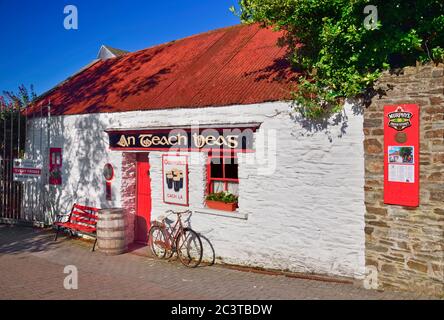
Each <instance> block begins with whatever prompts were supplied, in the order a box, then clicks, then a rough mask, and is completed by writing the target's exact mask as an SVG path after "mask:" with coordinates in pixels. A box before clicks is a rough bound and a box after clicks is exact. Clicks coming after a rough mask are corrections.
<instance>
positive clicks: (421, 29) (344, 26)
mask: <svg viewBox="0 0 444 320" xmlns="http://www.w3.org/2000/svg"><path fill="white" fill-rule="evenodd" d="M232 11H233V12H235V13H236V14H238V15H239V16H240V18H241V20H242V22H244V23H253V22H259V23H261V24H262V25H263V26H272V27H273V28H275V29H276V30H283V31H285V36H284V38H282V39H281V41H280V42H281V44H283V45H286V46H288V48H289V59H290V60H291V62H292V64H293V65H294V67H295V68H297V69H299V70H300V71H302V74H303V75H302V76H301V77H300V78H299V84H298V89H297V91H295V92H294V93H293V94H294V100H295V102H297V104H296V105H297V106H298V107H297V108H298V110H299V111H300V112H301V113H302V114H303V115H304V116H305V117H307V118H319V117H323V116H326V115H328V114H330V113H331V112H336V111H339V110H340V109H341V104H342V102H343V101H344V99H345V98H351V97H358V98H359V97H364V96H365V94H366V92H368V89H369V88H371V87H372V85H373V84H374V82H375V81H376V80H377V79H378V78H379V76H380V74H381V72H383V71H384V70H388V69H392V68H401V67H404V66H408V65H414V64H416V62H417V61H419V62H423V63H424V62H429V61H434V62H442V61H443V59H444V1H442V0H390V1H387V0H239V9H238V10H236V9H234V8H232Z"/></svg>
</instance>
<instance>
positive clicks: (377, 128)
mask: <svg viewBox="0 0 444 320" xmlns="http://www.w3.org/2000/svg"><path fill="white" fill-rule="evenodd" d="M377 87H378V88H380V89H383V90H385V95H383V96H379V95H378V96H376V97H375V98H373V101H372V103H371V105H370V106H369V108H367V109H366V110H365V113H364V134H365V140H364V147H365V204H366V215H365V225H366V226H365V233H366V242H365V246H366V266H367V267H369V266H375V267H376V268H377V271H378V272H377V280H378V287H379V288H382V289H390V288H392V289H403V290H410V291H415V292H417V293H425V294H433V295H437V296H444V66H443V65H442V64H441V65H425V66H419V65H418V66H417V67H408V68H405V69H403V70H402V72H401V73H398V74H394V73H389V72H387V73H385V74H384V75H383V76H382V77H381V78H380V80H379V81H378V83H377ZM393 104H418V105H419V108H420V117H421V118H420V120H419V121H420V168H419V170H420V205H419V207H417V208H411V207H402V206H396V205H385V204H384V200H383V190H384V189H383V188H384V150H383V149H384V148H383V146H384V129H383V122H384V119H383V118H384V114H383V108H384V105H393Z"/></svg>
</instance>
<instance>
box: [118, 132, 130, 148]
mask: <svg viewBox="0 0 444 320" xmlns="http://www.w3.org/2000/svg"><path fill="white" fill-rule="evenodd" d="M117 145H118V146H121V147H124V148H126V147H128V141H126V138H125V136H124V135H121V136H120V140H119V142H117Z"/></svg>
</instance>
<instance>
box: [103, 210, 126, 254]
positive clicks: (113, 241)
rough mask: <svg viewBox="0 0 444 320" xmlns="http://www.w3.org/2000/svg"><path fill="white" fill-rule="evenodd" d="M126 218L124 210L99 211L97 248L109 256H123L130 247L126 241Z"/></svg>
mask: <svg viewBox="0 0 444 320" xmlns="http://www.w3.org/2000/svg"><path fill="white" fill-rule="evenodd" d="M125 230H126V224H125V217H124V215H123V209H102V210H99V219H98V220H97V247H98V248H99V250H100V251H102V252H104V253H106V254H107V255H117V254H122V253H124V252H126V251H127V249H128V246H127V243H126V239H125V232H126V231H125Z"/></svg>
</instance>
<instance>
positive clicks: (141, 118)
mask: <svg viewBox="0 0 444 320" xmlns="http://www.w3.org/2000/svg"><path fill="white" fill-rule="evenodd" d="M280 36H281V34H280V33H278V32H274V31H272V30H271V29H264V28H260V27H259V26H258V25H254V24H253V25H240V26H233V27H228V28H224V29H219V30H214V31H211V32H207V33H203V34H199V35H195V36H191V37H188V38H185V39H181V40H177V41H173V42H169V43H165V44H162V45H158V46H155V47H151V48H148V49H145V50H140V51H137V52H132V53H126V52H123V51H115V52H117V53H116V54H112V53H113V50H111V49H110V50H107V55H105V56H104V55H102V54H99V57H98V59H96V60H95V61H93V63H91V64H90V65H88V66H87V67H85V68H84V69H83V70H81V71H80V72H78V73H77V74H75V75H73V76H72V77H70V78H69V79H67V80H66V81H64V82H63V83H61V84H59V85H58V86H56V87H55V88H53V89H52V90H50V91H49V92H47V93H45V94H43V95H42V96H40V97H39V98H38V100H37V101H36V102H35V104H34V106H33V107H32V108H31V109H29V110H28V114H27V117H28V128H27V129H28V131H29V132H30V133H32V132H34V133H35V134H39V132H40V133H41V132H43V133H41V137H40V138H38V139H32V140H30V139H28V140H27V144H26V152H27V154H31V153H32V154H40V155H43V157H42V159H43V160H42V161H43V163H44V164H43V171H44V175H43V177H46V178H44V179H45V181H46V182H45V183H46V186H45V189H44V190H45V191H44V192H45V193H46V194H45V196H44V197H43V198H45V199H47V201H48V202H49V205H48V206H47V210H46V211H45V218H46V221H47V224H50V223H51V221H52V219H54V216H55V214H58V213H64V212H69V210H70V208H71V206H72V205H73V203H78V204H84V205H88V206H93V207H97V208H122V209H123V211H124V213H125V217H126V219H127V235H126V236H127V239H128V242H130V243H132V242H139V243H144V242H146V241H147V230H148V229H149V227H150V223H151V222H152V221H154V220H156V219H157V218H158V217H159V216H161V215H164V214H165V212H166V211H167V210H168V209H173V210H176V211H183V210H185V209H190V210H192V211H193V214H192V215H191V217H190V223H191V226H192V228H193V229H194V230H196V231H198V232H199V233H201V234H202V236H203V237H204V238H205V239H206V243H207V246H205V243H204V258H206V259H208V260H210V259H212V258H215V260H216V262H220V263H229V264H236V265H245V266H254V267H264V268H270V269H278V270H288V271H295V272H313V273H318V274H326V275H340V276H348V277H353V278H362V277H363V276H364V269H365V266H364V264H365V261H364V260H365V259H364V247H365V244H364V242H365V237H364V231H363V229H364V212H365V207H364V189H363V185H364V168H363V166H364V150H363V143H362V142H363V139H364V136H363V116H362V114H361V113H359V112H355V108H354V106H352V105H349V104H346V106H345V107H344V110H343V114H342V116H343V117H346V118H347V126H346V127H344V126H335V125H334V122H335V119H331V120H329V121H327V122H326V123H325V125H326V126H327V128H328V130H327V131H328V134H326V130H317V129H316V126H310V125H307V122H306V121H304V120H303V119H301V118H299V117H298V116H297V114H296V113H295V112H294V106H293V105H292V103H291V90H292V87H291V86H292V80H294V79H295V77H296V76H297V75H296V74H295V73H294V72H293V71H292V70H291V68H290V66H289V64H288V63H287V62H286V61H287V60H286V54H287V50H286V48H284V47H279V46H278V45H277V41H278V38H279V37H280ZM104 48H107V47H102V49H101V52H103V51H104ZM293 89H294V88H293ZM42 127H44V128H47V130H44V131H42ZM29 136H35V135H32V134H30V135H29ZM45 155H48V157H46V156H45ZM222 191H225V192H227V193H228V194H232V195H234V196H235V197H237V199H238V200H237V202H236V203H234V204H233V203H232V205H231V206H224V205H220V206H218V205H217V204H216V206H214V203H213V204H212V205H209V203H210V201H207V200H206V198H207V196H208V195H209V194H213V193H218V192H222ZM216 202H217V201H216ZM25 209H26V208H25ZM209 243H210V244H211V246H209V245H208V244H209ZM211 247H212V248H213V250H214V251H213V250H211Z"/></svg>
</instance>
